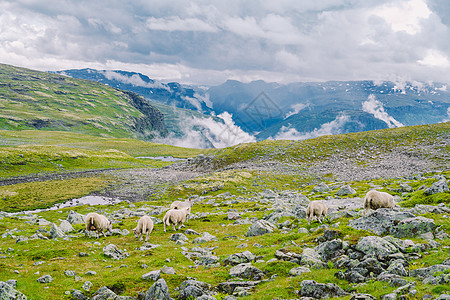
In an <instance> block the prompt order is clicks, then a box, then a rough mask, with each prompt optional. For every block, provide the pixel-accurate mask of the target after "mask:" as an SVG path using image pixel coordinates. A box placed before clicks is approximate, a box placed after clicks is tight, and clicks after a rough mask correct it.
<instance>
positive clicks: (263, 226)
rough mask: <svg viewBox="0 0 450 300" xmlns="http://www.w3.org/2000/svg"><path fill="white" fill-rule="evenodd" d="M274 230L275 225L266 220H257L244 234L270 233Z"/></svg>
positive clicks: (275, 228)
mask: <svg viewBox="0 0 450 300" xmlns="http://www.w3.org/2000/svg"><path fill="white" fill-rule="evenodd" d="M275 230H277V227H276V226H275V225H274V224H272V223H270V222H268V221H266V220H258V221H257V222H256V223H253V225H252V226H250V228H249V229H248V231H247V233H246V234H245V236H259V235H263V234H266V233H272V232H274V231H275Z"/></svg>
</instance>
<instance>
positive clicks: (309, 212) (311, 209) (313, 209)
mask: <svg viewBox="0 0 450 300" xmlns="http://www.w3.org/2000/svg"><path fill="white" fill-rule="evenodd" d="M327 212H328V207H327V205H326V204H325V203H323V202H320V201H311V202H309V204H308V208H307V209H306V216H307V218H308V224H309V222H310V220H311V219H312V218H313V217H314V216H315V217H316V218H317V220H319V222H320V223H322V220H320V217H321V216H323V217H324V218H325V217H326V215H327Z"/></svg>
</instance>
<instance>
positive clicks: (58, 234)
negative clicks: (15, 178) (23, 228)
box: [49, 223, 65, 239]
mask: <svg viewBox="0 0 450 300" xmlns="http://www.w3.org/2000/svg"><path fill="white" fill-rule="evenodd" d="M49 234H50V238H52V239H56V238H63V237H64V236H65V234H64V232H63V231H62V230H61V229H59V227H58V226H56V225H55V224H53V223H52V226H51V228H50V232H49Z"/></svg>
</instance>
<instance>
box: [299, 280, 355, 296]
mask: <svg viewBox="0 0 450 300" xmlns="http://www.w3.org/2000/svg"><path fill="white" fill-rule="evenodd" d="M300 285H301V287H302V288H301V290H300V296H302V297H313V298H316V299H323V298H332V297H342V296H346V295H348V293H346V292H345V291H344V290H343V289H341V288H340V287H339V286H337V285H336V284H334V283H327V284H324V283H317V282H316V281H314V280H303V281H302V282H301V283H300Z"/></svg>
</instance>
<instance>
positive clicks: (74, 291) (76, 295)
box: [72, 290, 88, 300]
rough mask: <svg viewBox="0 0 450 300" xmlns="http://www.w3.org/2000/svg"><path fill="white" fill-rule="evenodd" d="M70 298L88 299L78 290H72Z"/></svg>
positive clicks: (77, 299)
mask: <svg viewBox="0 0 450 300" xmlns="http://www.w3.org/2000/svg"><path fill="white" fill-rule="evenodd" d="M72 297H73V299H76V300H86V299H88V297H86V296H85V295H84V294H83V292H82V291H79V290H73V292H72Z"/></svg>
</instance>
